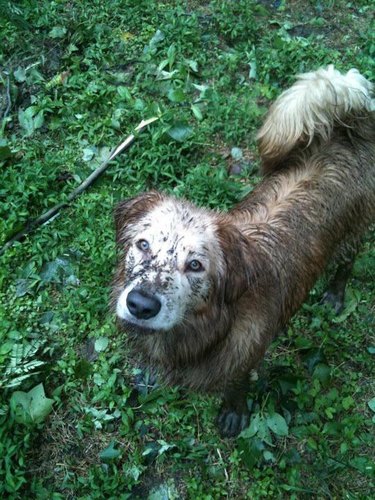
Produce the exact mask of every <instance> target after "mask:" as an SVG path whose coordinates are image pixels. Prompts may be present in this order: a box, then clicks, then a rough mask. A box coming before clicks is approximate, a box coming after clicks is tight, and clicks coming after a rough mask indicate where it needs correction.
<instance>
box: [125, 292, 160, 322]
mask: <svg viewBox="0 0 375 500" xmlns="http://www.w3.org/2000/svg"><path fill="white" fill-rule="evenodd" d="M126 305H127V306H128V309H129V312H130V313H131V314H132V315H133V316H135V317H136V318H138V319H150V318H153V317H154V316H156V315H157V314H158V312H159V311H160V308H161V302H160V300H159V299H157V298H156V297H155V296H154V295H150V294H148V293H147V292H144V291H141V290H132V291H131V292H129V293H128V296H127V298H126Z"/></svg>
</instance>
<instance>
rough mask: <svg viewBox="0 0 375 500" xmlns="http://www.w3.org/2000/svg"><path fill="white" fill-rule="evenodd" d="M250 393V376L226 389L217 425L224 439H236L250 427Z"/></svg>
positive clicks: (236, 381) (242, 378)
mask: <svg viewBox="0 0 375 500" xmlns="http://www.w3.org/2000/svg"><path fill="white" fill-rule="evenodd" d="M248 391H249V376H248V374H246V376H243V377H241V378H240V379H238V380H235V381H233V382H232V383H230V384H229V385H228V386H227V387H226V389H225V391H224V397H223V403H222V405H221V408H220V411H219V415H218V418H217V425H218V427H219V431H220V434H221V435H222V436H223V437H235V436H237V435H238V434H239V433H240V432H241V431H242V430H243V429H245V428H246V427H247V426H248V425H249V416H250V412H249V409H248V407H247V393H248Z"/></svg>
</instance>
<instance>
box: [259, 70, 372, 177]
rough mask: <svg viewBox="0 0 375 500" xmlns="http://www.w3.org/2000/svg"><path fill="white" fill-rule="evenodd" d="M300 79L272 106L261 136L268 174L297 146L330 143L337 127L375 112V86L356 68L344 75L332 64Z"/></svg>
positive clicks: (261, 150) (299, 77) (262, 152)
mask: <svg viewBox="0 0 375 500" xmlns="http://www.w3.org/2000/svg"><path fill="white" fill-rule="evenodd" d="M297 78H298V80H297V82H296V83H295V84H294V85H293V86H292V87H291V88H290V89H288V90H286V91H285V92H283V93H282V94H281V96H280V97H279V98H278V99H277V100H276V102H275V103H274V104H273V105H272V107H271V109H270V111H269V113H268V115H267V117H266V120H265V123H264V124H263V126H262V128H261V129H260V131H259V133H258V144H259V151H260V154H261V157H262V160H263V166H264V170H265V172H267V173H268V172H270V171H272V170H274V169H276V168H277V167H278V166H279V165H280V162H281V161H282V160H283V159H284V157H285V156H286V155H287V154H288V153H289V152H290V151H291V150H292V149H293V148H295V147H296V146H303V147H306V146H309V145H310V144H311V143H312V141H313V139H314V138H319V139H320V140H323V141H327V140H329V138H330V136H331V133H332V130H333V128H334V126H335V125H336V124H340V125H342V126H345V124H346V123H345V119H346V118H348V117H349V116H350V115H353V114H358V112H359V113H361V112H362V113H363V114H366V112H369V111H371V110H374V109H375V100H373V99H372V98H371V97H372V88H373V86H372V84H371V83H370V82H369V81H368V80H366V78H365V77H364V76H362V75H361V74H360V73H359V72H358V71H357V70H356V69H351V70H350V71H348V72H347V73H346V74H345V75H344V74H341V73H340V72H339V71H337V70H335V69H334V67H333V66H332V65H331V66H328V67H327V69H319V70H318V71H314V72H311V73H304V74H302V75H299V76H298V77H297ZM346 125H347V126H348V124H346Z"/></svg>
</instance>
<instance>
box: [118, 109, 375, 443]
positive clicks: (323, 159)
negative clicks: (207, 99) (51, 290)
mask: <svg viewBox="0 0 375 500" xmlns="http://www.w3.org/2000/svg"><path fill="white" fill-rule="evenodd" d="M344 119H345V121H344ZM268 126H269V124H268ZM275 126H277V125H275ZM332 128H333V131H332V133H329V134H328V136H329V137H328V138H325V139H324V140H323V139H322V138H321V137H315V138H314V137H309V138H308V137H305V136H303V135H302V136H301V137H298V139H297V140H295V139H293V141H294V143H293V144H292V145H288V146H287V147H283V148H282V149H281V150H273V149H272V144H266V145H265V144H264V141H267V137H266V138H264V137H262V136H261V139H260V151H262V150H267V155H266V156H265V157H264V171H265V172H266V173H267V175H266V177H265V178H264V179H263V180H262V181H261V183H260V184H259V185H258V186H257V188H256V189H255V190H254V191H253V192H252V193H251V194H250V195H248V196H247V197H246V198H245V199H244V200H242V201H241V202H240V203H239V204H238V205H237V206H235V207H234V208H233V209H232V210H231V211H230V212H229V213H216V212H208V211H203V210H202V213H204V214H209V216H210V218H211V219H212V225H213V227H214V232H215V235H216V239H217V241H218V243H219V247H220V248H221V254H218V255H215V256H213V257H214V258H215V259H216V260H217V262H218V264H217V267H216V270H215V273H214V275H212V276H211V277H210V279H211V280H212V282H213V286H212V290H211V294H210V296H209V297H208V298H207V300H206V301H205V302H204V303H202V305H201V307H200V309H199V310H195V311H192V313H191V314H190V315H189V317H187V318H185V320H184V321H183V322H181V324H179V325H177V326H176V327H174V328H173V329H172V330H170V331H158V332H155V333H152V334H148V335H142V334H139V332H137V330H135V332H133V333H132V331H131V330H130V332H129V336H130V339H131V342H132V345H133V346H134V348H135V349H136V350H137V352H140V353H141V355H142V357H143V359H144V360H145V361H146V362H147V363H150V364H151V365H154V366H156V367H157V368H158V370H159V371H161V372H162V374H163V376H164V379H165V380H166V381H167V382H168V383H177V384H181V385H184V386H187V387H190V388H193V389H198V390H204V391H218V390H220V391H224V393H225V394H226V396H225V398H226V400H227V402H228V405H229V406H230V407H234V406H236V405H234V404H233V387H235V386H236V383H237V382H239V381H241V380H244V378H246V376H247V374H248V373H249V372H250V371H251V370H252V369H254V368H256V367H257V365H258V363H259V361H260V360H261V359H262V357H263V355H264V353H265V351H266V349H267V347H268V346H269V344H270V342H271V341H272V339H273V337H274V336H275V335H276V334H277V333H278V332H279V331H280V329H281V328H282V327H283V326H285V325H286V324H287V322H288V321H289V319H290V318H291V316H292V315H293V314H294V313H295V312H296V311H297V310H298V308H299V307H300V306H301V304H302V303H303V301H304V300H305V299H306V296H307V294H308V292H309V290H310V289H311V287H312V286H313V285H314V283H315V281H316V280H317V278H318V277H319V276H320V275H321V273H322V272H323V271H324V269H325V267H326V265H327V263H328V262H329V261H330V259H331V258H332V257H334V256H336V255H337V253H338V252H340V248H342V246H343V243H349V244H350V243H351V242H354V241H356V240H357V239H358V237H360V236H361V234H362V233H363V232H364V231H365V229H366V227H367V226H368V225H369V223H370V222H371V221H372V220H373V219H374V215H375V172H374V158H375V115H374V112H373V111H370V110H369V109H363V110H361V111H360V112H356V113H347V114H346V116H345V117H343V116H340V122H339V121H335V123H334V125H333V127H332ZM166 198H167V197H166V196H165V195H163V194H160V193H156V192H151V193H148V194H142V195H139V196H138V197H136V198H134V199H132V200H130V201H126V202H123V203H122V204H120V205H119V206H118V208H117V209H116V214H115V216H116V227H117V239H118V243H119V246H120V248H121V250H122V252H125V253H126V251H127V245H128V243H129V242H128V240H127V238H128V237H127V234H128V233H127V228H129V227H130V226H131V225H132V224H133V223H134V221H136V220H137V219H138V218H139V217H140V215H141V214H144V213H146V212H147V211H148V210H150V209H151V208H152V207H154V206H155V205H157V204H158V203H162V202H163V200H165V199H166ZM175 203H176V204H181V203H185V204H186V205H187V207H188V208H187V209H189V206H190V205H189V203H188V202H185V201H181V200H177V199H176V200H175ZM194 210H200V209H196V208H195V209H194ZM121 262H122V261H121V260H120V263H119V267H118V270H117V274H116V278H115V286H114V292H113V300H114V302H115V301H116V299H117V297H118V295H119V293H120V291H121V290H122V289H123V288H124V283H125V281H126V272H125V269H124V267H123V266H122V265H121ZM239 398H240V400H241V401H240V404H239V406H240V407H241V406H242V407H244V403H243V395H242V394H239ZM224 406H225V403H224ZM229 410H230V408H229ZM233 411H234V412H235V413H236V412H237V413H241V412H245V413H246V410H243V409H242V410H238V409H237V408H234V409H233ZM225 418H226V414H225V417H224V419H225ZM236 422H237V421H236ZM227 424H228V423H227ZM227 424H225V423H224V424H222V432H223V433H224V434H235V433H237V432H238V431H239V430H240V428H242V427H243V425H244V424H243V422H242V423H239V424H238V423H235V424H233V426H232V424H231V423H230V424H229V426H228V425H227ZM231 426H232V427H231ZM238 426H239V427H238Z"/></svg>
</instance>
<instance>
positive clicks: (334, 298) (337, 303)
mask: <svg viewBox="0 0 375 500" xmlns="http://www.w3.org/2000/svg"><path fill="white" fill-rule="evenodd" d="M320 303H321V304H328V305H329V306H331V307H332V309H333V310H334V312H335V314H336V315H337V314H340V313H341V312H342V310H343V309H344V297H343V294H342V293H334V292H332V291H330V290H327V291H326V292H325V293H324V295H323V297H322V300H321V301H320Z"/></svg>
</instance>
